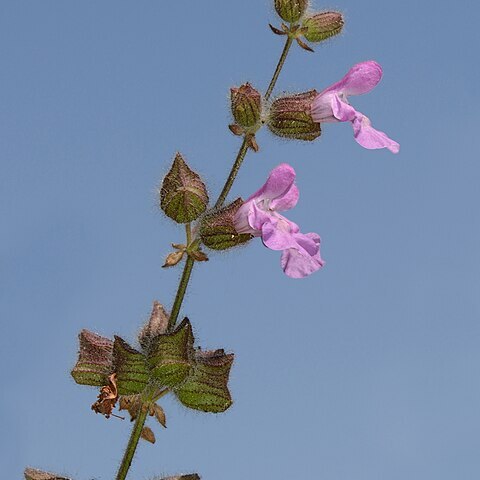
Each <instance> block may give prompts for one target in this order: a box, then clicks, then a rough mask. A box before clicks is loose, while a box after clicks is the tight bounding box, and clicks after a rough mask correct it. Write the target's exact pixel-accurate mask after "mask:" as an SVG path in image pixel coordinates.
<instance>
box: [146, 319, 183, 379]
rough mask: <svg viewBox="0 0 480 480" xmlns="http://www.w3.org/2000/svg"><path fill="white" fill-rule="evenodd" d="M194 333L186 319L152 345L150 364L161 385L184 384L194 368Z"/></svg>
mask: <svg viewBox="0 0 480 480" xmlns="http://www.w3.org/2000/svg"><path fill="white" fill-rule="evenodd" d="M192 357H193V332H192V326H191V324H190V321H189V320H188V318H185V319H184V320H183V321H182V322H181V323H180V325H179V326H178V327H177V328H176V329H175V331H173V332H172V333H167V334H165V335H160V336H159V337H158V338H157V340H156V342H155V344H154V345H152V347H151V349H150V352H149V355H148V364H149V366H150V368H151V374H152V376H153V377H154V378H155V379H156V380H158V382H159V383H160V384H161V385H164V386H166V387H173V386H175V385H178V384H179V383H181V382H183V381H184V380H185V378H186V377H187V375H188V374H189V373H190V370H191V368H192V365H191V364H192V360H191V359H192Z"/></svg>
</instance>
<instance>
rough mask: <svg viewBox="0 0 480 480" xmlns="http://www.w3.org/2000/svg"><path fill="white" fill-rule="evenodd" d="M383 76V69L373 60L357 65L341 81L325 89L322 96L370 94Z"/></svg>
mask: <svg viewBox="0 0 480 480" xmlns="http://www.w3.org/2000/svg"><path fill="white" fill-rule="evenodd" d="M382 74H383V71H382V67H381V66H380V65H379V64H378V63H377V62H375V61H373V60H370V61H368V62H361V63H357V64H356V65H354V66H353V67H352V68H351V69H350V70H349V71H348V73H347V74H346V75H345V76H344V77H343V78H342V79H341V80H340V81H338V82H337V83H334V84H333V85H331V86H330V87H328V88H327V89H325V90H324V91H323V92H321V93H320V95H321V94H323V93H326V92H332V91H336V92H339V93H343V94H344V95H362V94H363V93H368V92H370V91H371V90H372V89H373V88H375V87H376V86H377V85H378V82H380V80H381V79H382Z"/></svg>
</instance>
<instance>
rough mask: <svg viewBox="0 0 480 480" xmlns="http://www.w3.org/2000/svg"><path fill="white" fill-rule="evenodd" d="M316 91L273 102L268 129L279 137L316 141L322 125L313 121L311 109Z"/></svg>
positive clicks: (289, 96)
mask: <svg viewBox="0 0 480 480" xmlns="http://www.w3.org/2000/svg"><path fill="white" fill-rule="evenodd" d="M316 96H317V91H316V90H310V91H309V92H305V93H297V94H296V95H288V96H285V97H280V98H277V99H276V100H274V101H273V103H272V106H271V107H270V112H269V115H268V122H267V124H268V128H269V129H270V131H271V132H272V133H274V134H275V135H278V136H279V137H284V138H292V139H294V140H306V141H312V140H315V139H316V138H317V137H319V136H320V134H321V129H320V124H319V123H316V122H314V121H313V119H312V117H311V115H310V108H311V104H312V101H313V99H314V98H315V97H316Z"/></svg>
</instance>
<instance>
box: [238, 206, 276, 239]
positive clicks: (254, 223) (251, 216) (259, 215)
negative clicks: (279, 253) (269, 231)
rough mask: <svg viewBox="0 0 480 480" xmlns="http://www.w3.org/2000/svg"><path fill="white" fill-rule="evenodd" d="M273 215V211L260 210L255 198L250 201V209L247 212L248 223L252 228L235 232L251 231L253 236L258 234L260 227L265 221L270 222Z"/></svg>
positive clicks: (260, 230) (259, 233)
mask: <svg viewBox="0 0 480 480" xmlns="http://www.w3.org/2000/svg"><path fill="white" fill-rule="evenodd" d="M272 217H273V213H272V212H269V211H265V210H262V209H261V208H258V206H257V204H256V203H255V200H254V201H252V202H251V204H250V209H249V212H248V224H249V225H250V227H251V228H252V230H251V231H250V232H239V231H238V230H237V232H239V233H251V234H252V235H255V236H257V237H258V236H260V235H261V233H262V227H263V225H264V224H265V223H269V222H271V219H272Z"/></svg>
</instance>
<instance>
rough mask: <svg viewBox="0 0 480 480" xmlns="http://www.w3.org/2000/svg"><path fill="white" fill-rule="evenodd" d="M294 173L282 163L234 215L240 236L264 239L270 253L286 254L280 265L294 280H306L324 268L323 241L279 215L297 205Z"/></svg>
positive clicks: (288, 166)
mask: <svg viewBox="0 0 480 480" xmlns="http://www.w3.org/2000/svg"><path fill="white" fill-rule="evenodd" d="M294 181H295V170H294V169H293V168H292V167H291V166H290V165H287V164H286V163H282V164H281V165H279V166H278V167H276V168H275V169H273V170H272V172H270V175H269V176H268V179H267V181H266V182H265V185H263V187H262V188H260V190H258V191H257V192H256V193H254V194H253V195H252V196H251V197H250V198H249V199H247V201H246V202H245V203H244V204H243V205H242V206H241V207H240V208H239V210H238V211H237V213H236V215H235V220H234V223H235V229H236V230H237V232H238V233H250V234H251V235H254V236H256V237H262V241H263V243H264V245H265V246H266V247H268V248H270V249H271V250H283V253H282V259H281V265H282V268H283V271H284V272H285V273H286V274H287V275H288V276H289V277H291V278H303V277H306V276H307V275H310V274H311V273H313V272H315V271H316V270H318V269H319V268H320V267H322V266H323V265H324V261H323V260H322V259H321V258H320V237H319V236H318V235H317V234H316V233H307V234H304V233H301V232H300V228H299V227H298V225H297V224H295V223H293V222H291V221H290V220H288V219H287V218H285V217H284V216H283V215H280V214H279V213H278V212H281V211H283V210H290V209H291V208H293V207H294V206H295V205H296V204H297V201H298V196H299V193H298V188H297V187H296V186H295V184H294Z"/></svg>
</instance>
